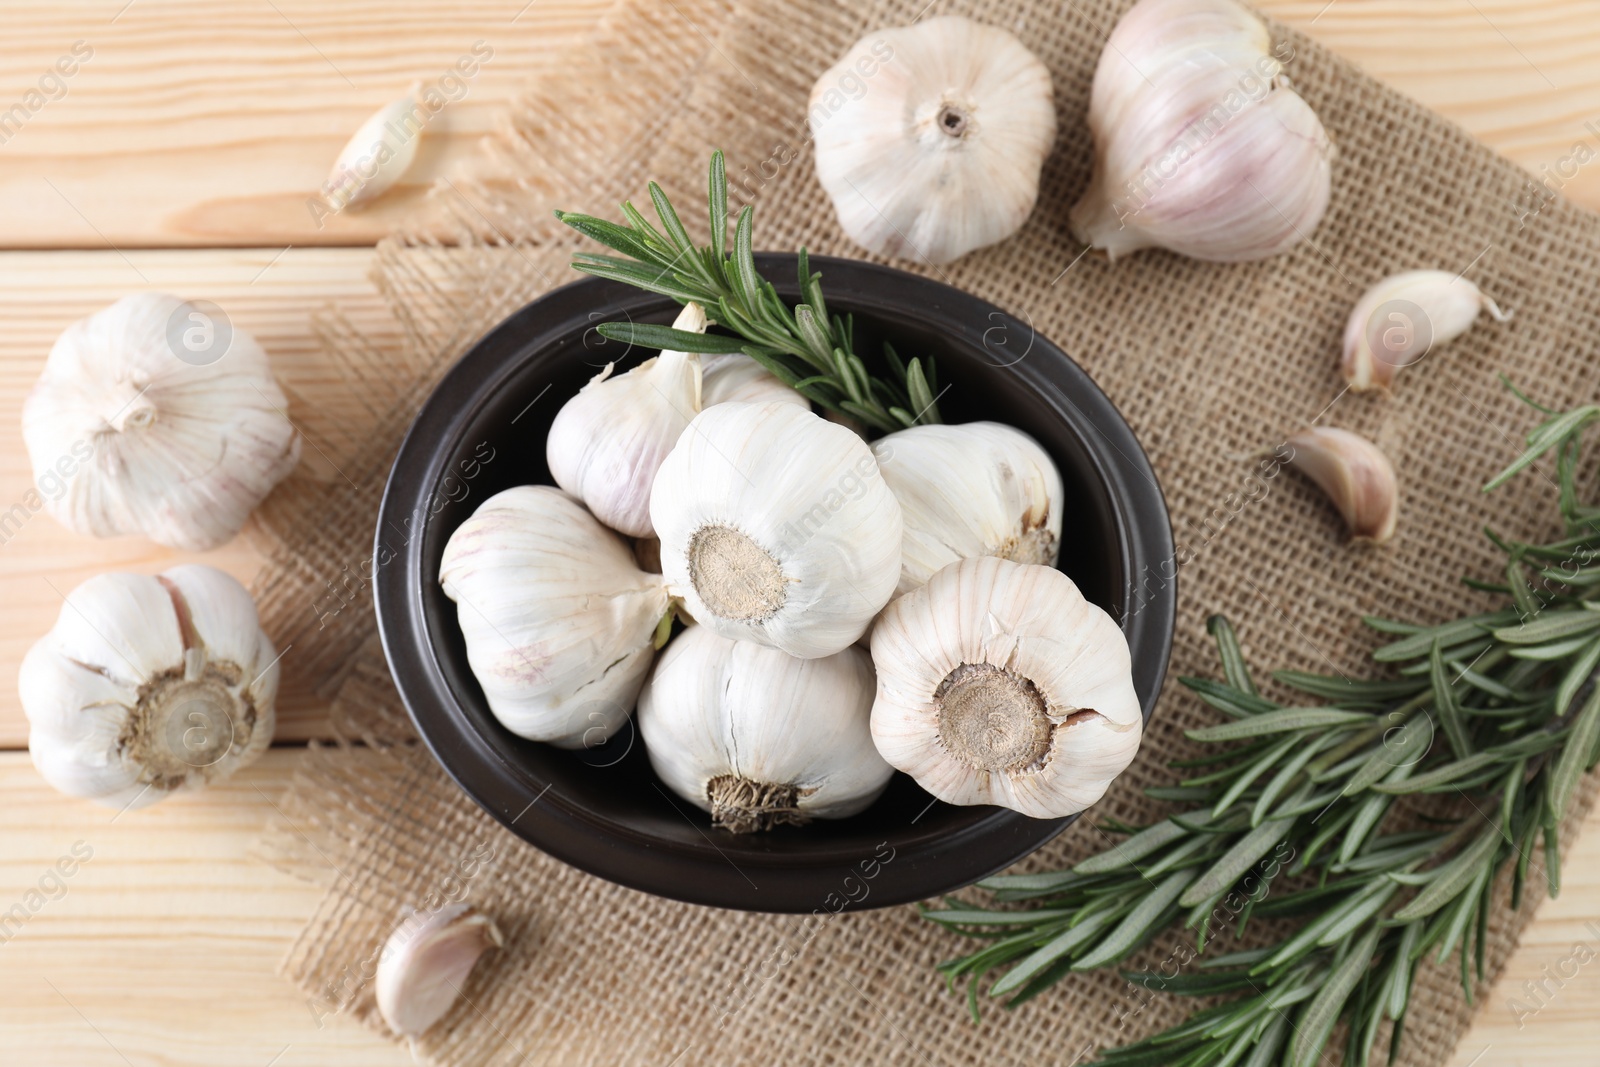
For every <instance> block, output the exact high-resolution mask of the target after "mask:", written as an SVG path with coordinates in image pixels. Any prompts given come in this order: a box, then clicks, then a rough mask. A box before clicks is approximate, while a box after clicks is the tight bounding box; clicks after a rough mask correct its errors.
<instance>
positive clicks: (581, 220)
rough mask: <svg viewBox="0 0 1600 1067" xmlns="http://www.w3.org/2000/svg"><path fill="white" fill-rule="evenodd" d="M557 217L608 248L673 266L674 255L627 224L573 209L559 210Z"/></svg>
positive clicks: (661, 264) (666, 266)
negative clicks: (665, 251)
mask: <svg viewBox="0 0 1600 1067" xmlns="http://www.w3.org/2000/svg"><path fill="white" fill-rule="evenodd" d="M556 218H558V219H560V220H561V221H562V222H564V223H566V224H567V225H568V226H571V227H572V228H573V229H574V230H577V231H578V232H579V233H581V234H583V235H584V236H585V237H588V238H590V239H592V240H595V241H599V242H600V243H601V244H603V245H605V246H606V247H607V248H610V249H614V250H615V251H618V252H621V253H622V254H623V255H625V256H632V257H633V258H634V259H637V260H642V261H643V262H645V263H652V264H654V265H655V266H657V267H660V268H663V269H668V270H670V269H671V268H672V256H670V255H665V254H663V253H662V252H661V251H660V250H659V249H657V248H656V247H655V246H653V245H651V244H650V243H649V242H648V241H646V240H645V239H644V238H643V237H641V236H640V235H639V234H637V233H635V232H634V231H632V230H630V229H628V228H627V227H626V226H618V225H617V224H616V223H614V222H607V221H606V220H604V219H597V218H595V217H594V216H592V215H580V214H577V213H576V212H572V211H565V212H562V211H558V212H556Z"/></svg>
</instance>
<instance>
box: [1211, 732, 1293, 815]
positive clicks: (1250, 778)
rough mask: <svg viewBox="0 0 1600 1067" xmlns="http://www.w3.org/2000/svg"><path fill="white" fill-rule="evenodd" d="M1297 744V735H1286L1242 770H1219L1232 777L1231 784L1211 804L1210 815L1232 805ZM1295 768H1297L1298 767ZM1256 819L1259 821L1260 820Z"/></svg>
mask: <svg viewBox="0 0 1600 1067" xmlns="http://www.w3.org/2000/svg"><path fill="white" fill-rule="evenodd" d="M1299 745H1301V740H1300V739H1299V738H1298V737H1286V738H1284V739H1283V740H1282V741H1279V742H1278V743H1277V744H1275V745H1273V746H1271V747H1270V748H1268V749H1267V751H1266V753H1265V754H1264V755H1261V756H1259V757H1257V758H1256V759H1255V761H1254V762H1252V763H1251V764H1250V765H1249V766H1247V767H1245V768H1244V769H1243V770H1242V771H1241V770H1239V769H1238V768H1237V767H1229V768H1227V769H1226V770H1225V771H1223V772H1219V773H1224V774H1227V775H1228V776H1230V777H1232V778H1233V784H1232V785H1230V786H1229V787H1228V788H1227V789H1226V790H1224V791H1223V794H1222V796H1220V797H1218V798H1217V802H1216V803H1215V804H1213V805H1212V806H1211V814H1212V817H1213V818H1214V817H1216V816H1218V815H1221V814H1222V813H1223V812H1224V811H1227V810H1228V809H1229V808H1230V807H1232V806H1233V802H1234V801H1236V800H1238V799H1239V798H1240V797H1241V796H1243V795H1244V792H1245V790H1247V789H1249V788H1250V787H1251V786H1252V785H1254V784H1255V780H1256V779H1257V778H1259V777H1261V776H1262V775H1263V774H1265V773H1267V771H1269V770H1271V769H1272V768H1273V766H1274V765H1276V764H1277V762H1278V761H1279V760H1280V759H1282V758H1283V757H1284V756H1287V755H1288V754H1289V753H1290V752H1291V751H1293V750H1294V749H1295V747H1296V746H1299ZM1307 758H1308V759H1309V758H1310V753H1307ZM1303 762H1304V761H1302V763H1303ZM1295 769H1296V770H1299V768H1298V767H1297V768H1295ZM1257 821H1258V822H1259V821H1260V820H1257Z"/></svg>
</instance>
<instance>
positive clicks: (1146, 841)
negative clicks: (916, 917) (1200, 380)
mask: <svg viewBox="0 0 1600 1067" xmlns="http://www.w3.org/2000/svg"><path fill="white" fill-rule="evenodd" d="M1551 414H1552V417H1551V418H1549V419H1547V420H1546V421H1545V422H1543V423H1541V424H1540V425H1539V426H1538V427H1536V428H1535V429H1534V430H1533V432H1532V433H1530V434H1529V435H1528V439H1527V440H1528V449H1527V451H1526V452H1525V453H1524V454H1523V455H1522V456H1521V457H1520V458H1519V459H1518V460H1517V461H1516V462H1515V463H1513V464H1512V466H1511V467H1510V468H1508V471H1509V474H1515V473H1516V472H1517V471H1519V470H1521V469H1523V468H1525V467H1527V466H1529V465H1531V464H1532V463H1533V461H1534V460H1536V459H1537V458H1538V457H1539V456H1541V455H1544V454H1545V453H1548V452H1551V451H1554V452H1555V453H1556V457H1557V472H1558V479H1559V482H1560V489H1561V492H1560V510H1561V513H1562V518H1563V520H1564V523H1565V533H1564V536H1562V537H1561V538H1559V539H1557V540H1555V541H1553V542H1550V543H1548V544H1529V543H1524V542H1517V541H1511V540H1507V539H1504V538H1500V537H1497V536H1495V535H1494V534H1492V533H1490V537H1491V538H1492V539H1493V540H1494V542H1495V543H1496V544H1497V545H1499V546H1500V547H1501V548H1502V549H1504V550H1505V551H1506V553H1507V556H1508V563H1507V567H1506V572H1505V583H1504V584H1497V585H1495V586H1492V587H1491V588H1496V589H1497V590H1498V591H1500V592H1502V593H1503V594H1505V595H1506V596H1508V597H1510V599H1511V605H1512V606H1511V607H1509V608H1507V609H1505V610H1502V611H1496V612H1490V613H1483V614H1479V615H1474V616H1469V617H1466V618H1462V619H1458V620H1455V621H1453V622H1449V623H1445V624H1443V625H1439V626H1431V627H1423V626H1417V625H1413V624H1409V623H1403V622H1398V621H1394V620H1387V619H1368V620H1367V622H1368V624H1369V625H1370V626H1372V627H1373V628H1374V629H1375V630H1377V631H1379V632H1382V633H1385V634H1387V635H1389V636H1390V637H1392V638H1393V640H1391V641H1390V642H1389V643H1388V644H1386V645H1384V646H1383V647H1381V648H1379V649H1378V650H1377V651H1376V652H1375V653H1374V656H1373V658H1374V659H1375V660H1376V661H1377V662H1379V663H1386V664H1392V665H1394V666H1395V667H1397V668H1398V672H1397V673H1398V676H1391V677H1386V678H1377V679H1364V680H1354V681H1352V680H1350V679H1346V678H1343V677H1333V676H1323V675H1314V674H1306V673H1301V672H1295V671H1280V672H1278V673H1277V675H1276V677H1277V678H1278V680H1279V681H1280V682H1282V683H1284V684H1286V685H1287V686H1289V687H1291V688H1293V689H1297V690H1299V691H1301V692H1303V693H1306V694H1307V695H1309V696H1311V697H1315V698H1320V699H1321V700H1323V701H1324V703H1322V704H1319V705H1316V706H1302V705H1292V706H1286V705H1283V704H1280V703H1277V702H1275V701H1272V700H1268V699H1266V698H1265V697H1263V696H1262V695H1261V694H1260V692H1259V690H1258V689H1257V687H1256V685H1255V683H1254V681H1253V679H1252V678H1251V676H1250V674H1249V672H1248V670H1247V668H1246V667H1245V661H1244V656H1243V654H1242V653H1241V651H1240V649H1239V644H1238V641H1237V639H1236V637H1235V636H1234V633H1233V630H1232V628H1231V627H1230V626H1229V625H1228V623H1227V621H1226V620H1225V619H1223V618H1221V617H1220V616H1219V617H1214V618H1213V619H1212V620H1211V621H1210V624H1209V629H1210V631H1211V633H1212V635H1213V637H1214V638H1215V640H1216V642H1217V646H1218V649H1219V652H1220V654H1221V660H1222V671H1223V677H1222V679H1220V680H1216V679H1203V678H1185V679H1183V682H1184V684H1185V685H1187V686H1188V687H1189V688H1190V689H1192V690H1193V691H1194V692H1195V693H1196V694H1197V695H1198V696H1199V697H1200V698H1201V700H1203V701H1205V702H1206V703H1207V704H1208V705H1210V706H1211V707H1213V708H1215V709H1216V710H1218V711H1220V712H1221V713H1222V714H1223V715H1224V716H1226V718H1227V719H1228V720H1229V721H1225V722H1222V723H1220V724H1218V725H1215V726H1208V727H1205V728H1202V729H1199V730H1193V731H1190V734H1189V736H1190V737H1192V738H1194V739H1195V740H1198V741H1201V742H1205V743H1207V744H1215V745H1217V746H1219V747H1218V749H1217V751H1215V752H1214V753H1212V754H1209V755H1207V756H1205V757H1203V758H1201V759H1197V760H1191V761H1187V762H1185V763H1182V764H1177V765H1176V766H1178V767H1181V768H1182V769H1183V771H1184V772H1185V774H1186V777H1184V778H1183V779H1182V780H1181V781H1179V782H1178V783H1177V784H1176V785H1173V786H1168V787H1159V788H1153V789H1150V790H1148V792H1149V793H1150V794H1151V795H1152V796H1155V797H1158V798H1162V799H1168V800H1173V801H1179V802H1182V804H1183V806H1184V811H1183V812H1182V813H1181V814H1178V815H1173V816H1170V817H1169V818H1167V819H1164V820H1162V821H1161V822H1158V823H1156V824H1154V825H1152V826H1148V827H1143V828H1138V827H1129V826H1122V825H1119V824H1115V823H1102V827H1103V828H1104V829H1107V830H1110V831H1112V832H1117V833H1122V834H1125V835H1127V836H1126V837H1125V838H1124V839H1123V840H1121V841H1120V842H1118V843H1116V844H1114V845H1113V846H1112V847H1110V848H1107V849H1106V850H1105V851H1102V852H1101V853H1099V854H1098V855H1095V856H1093V857H1090V858H1089V859H1087V860H1085V861H1083V862H1082V863H1079V864H1078V865H1077V866H1076V867H1074V868H1072V869H1071V870H1068V871H1057V872H1049V873H1043V874H1030V875H1017V876H1004V877H998V878H993V879H990V880H988V881H986V882H983V883H980V885H981V886H982V888H984V889H987V890H989V891H990V892H991V893H992V894H993V896H994V898H995V901H996V902H997V903H1000V904H1008V903H1010V902H1016V901H1025V902H1027V907H1026V908H1024V909H1022V910H1017V909H1015V908H1008V907H995V908H992V907H984V906H980V905H974V904H970V903H964V902H961V901H957V900H948V901H946V903H945V906H944V907H943V908H940V909H931V910H928V911H926V912H925V915H926V917H927V918H928V919H930V920H932V921H934V922H938V923H940V924H942V925H944V926H946V927H948V928H950V929H951V930H953V931H955V932H958V933H961V934H964V935H966V936H969V937H973V938H977V939H980V940H983V941H986V942H987V944H986V945H985V946H984V947H983V948H981V949H979V950H978V951H976V952H972V953H970V954H968V955H965V956H961V957H959V958H956V959H952V960H950V961H948V962H946V963H944V964H942V965H941V966H940V970H941V972H942V973H944V974H945V976H946V978H947V980H948V981H949V982H950V983H951V984H952V985H953V984H954V983H955V982H956V981H958V980H961V979H965V980H966V982H967V998H968V1004H969V1007H970V1010H971V1011H972V1013H973V1015H974V1017H976V1015H977V1012H978V1004H979V994H980V980H981V979H985V978H986V977H987V976H988V975H990V974H992V973H998V977H996V978H994V979H993V980H992V981H991V982H989V984H988V988H987V994H988V996H990V997H995V998H1006V1006H1007V1007H1015V1006H1016V1005H1018V1004H1020V1003H1023V1002H1024V1001H1026V1000H1029V999H1031V998H1032V997H1035V996H1037V995H1039V994H1040V993H1042V992H1043V991H1044V990H1046V989H1048V988H1049V987H1050V986H1051V985H1052V984H1053V983H1055V982H1056V981H1058V980H1059V979H1060V978H1062V977H1063V976H1065V975H1066V974H1068V973H1071V972H1073V971H1085V970H1092V969H1097V968H1102V967H1108V966H1114V965H1116V964H1117V963H1119V962H1121V961H1122V960H1124V959H1126V958H1127V957H1129V956H1130V955H1132V954H1133V953H1134V952H1136V951H1138V950H1139V949H1140V948H1142V947H1143V946H1145V945H1147V944H1148V943H1150V941H1151V940H1152V939H1153V938H1155V937H1156V935H1157V934H1159V933H1160V932H1161V931H1163V930H1165V929H1167V928H1168V927H1169V926H1170V925H1172V924H1173V923H1175V922H1178V921H1180V920H1181V921H1182V924H1183V926H1184V927H1185V928H1186V929H1188V930H1191V931H1193V932H1194V935H1193V936H1194V945H1193V949H1192V950H1190V949H1188V948H1186V947H1185V948H1183V949H1182V950H1181V952H1183V953H1186V955H1184V956H1182V957H1181V958H1179V959H1178V961H1177V962H1178V966H1177V967H1176V968H1175V969H1174V968H1172V967H1165V966H1164V967H1163V968H1161V969H1158V970H1157V971H1155V972H1147V973H1127V974H1126V977H1127V978H1128V980H1129V981H1130V982H1133V983H1134V984H1135V985H1138V986H1143V987H1146V988H1148V989H1151V990H1163V991H1166V992H1169V993H1175V994H1183V995H1195V996H1211V995H1217V994H1231V995H1232V999H1229V1000H1226V1001H1224V1002H1223V1003H1221V1004H1219V1005H1217V1006H1215V1007H1211V1008H1208V1009H1206V1010H1204V1011H1200V1012H1197V1013H1195V1014H1194V1015H1192V1016H1191V1017H1190V1018H1189V1019H1188V1021H1186V1022H1185V1023H1183V1024H1182V1025H1180V1026H1178V1027H1175V1028H1173V1029H1170V1030H1167V1031H1165V1032H1162V1033H1159V1034H1157V1035H1155V1036H1153V1037H1150V1038H1147V1039H1145V1040H1143V1041H1139V1042H1136V1043H1133V1044H1129V1045H1124V1046H1122V1047H1120V1048H1114V1049H1110V1050H1107V1051H1104V1052H1103V1053H1102V1054H1101V1059H1100V1062H1101V1063H1102V1064H1104V1065H1107V1067H1146V1065H1148V1067H1155V1065H1163V1067H1165V1065H1168V1064H1180V1065H1183V1067H1206V1065H1210V1064H1216V1065H1219V1067H1220V1065H1224V1064H1249V1065H1253V1067H1264V1065H1266V1064H1270V1063H1281V1064H1284V1065H1287V1067H1310V1065H1311V1064H1314V1063H1316V1062H1317V1061H1318V1059H1319V1058H1320V1057H1321V1055H1322V1050H1323V1048H1324V1046H1325V1045H1326V1044H1327V1041H1328V1039H1329V1036H1330V1035H1331V1034H1332V1032H1333V1030H1334V1028H1335V1026H1336V1024H1337V1023H1338V1022H1339V1020H1340V1019H1341V1018H1342V1019H1344V1020H1345V1021H1346V1023H1347V1024H1348V1026H1349V1033H1350V1035H1351V1036H1350V1039H1349V1040H1348V1041H1347V1043H1346V1048H1345V1053H1344V1063H1345V1064H1346V1065H1349V1067H1355V1065H1363V1067H1364V1065H1365V1064H1367V1062H1368V1058H1369V1056H1370V1054H1371V1049H1372V1046H1373V1044H1374V1040H1375V1038H1376V1036H1377V1034H1378V1032H1379V1030H1380V1029H1381V1028H1382V1026H1383V1024H1384V1022H1386V1021H1387V1022H1390V1023H1391V1024H1392V1032H1391V1034H1390V1059H1391V1061H1392V1060H1393V1057H1394V1055H1395V1053H1396V1051H1397V1050H1398V1048H1399V1045H1400V1039H1401V1034H1402V1032H1403V1028H1404V1022H1405V1013H1406V1008H1407V1005H1408V1003H1409V998H1410V993H1411V988H1412V983H1413V980H1414V976H1415V972H1416V968H1417V966H1418V965H1419V963H1420V961H1421V960H1422V958H1423V957H1424V955H1425V954H1427V953H1429V952H1432V953H1434V956H1435V958H1436V960H1441V961H1442V960H1444V959H1445V958H1447V957H1448V956H1449V955H1450V954H1451V953H1452V952H1455V953H1457V954H1458V956H1459V966H1460V971H1461V985H1462V989H1463V990H1464V992H1465V994H1466V996H1467V998H1468V1001H1469V1002H1470V1000H1471V998H1472V989H1473V980H1474V976H1476V978H1477V979H1478V980H1481V979H1482V977H1483V970H1484V956H1485V948H1486V944H1487V925H1488V919H1489V907H1490V901H1491V899H1492V894H1493V892H1494V888H1495V885H1496V882H1497V879H1498V877H1499V875H1500V873H1501V872H1502V871H1503V870H1504V869H1505V868H1506V867H1507V866H1508V865H1509V866H1510V867H1511V870H1512V887H1513V888H1512V906H1513V907H1517V906H1519V905H1520V902H1521V897H1522V890H1523V886H1524V882H1525V879H1526V876H1527V870H1528V864H1529V861H1530V860H1531V858H1532V855H1533V852H1534V849H1535V847H1536V845H1537V842H1538V839H1539V838H1540V837H1541V836H1542V837H1543V844H1544V849H1545V856H1546V878H1547V882H1548V888H1549V891H1550V893H1551V895H1555V894H1556V893H1557V892H1559V889H1560V857H1559V854H1558V850H1557V833H1558V828H1559V826H1560V823H1561V818H1562V816H1563V814H1564V813H1565V811H1566V809H1567V806H1568V804H1569V803H1570V802H1571V798H1572V796H1573V794H1574V792H1575V790H1576V786H1577V782H1578V779H1579V778H1580V777H1581V776H1582V774H1583V772H1584V771H1585V770H1586V769H1589V768H1592V767H1593V766H1594V765H1595V763H1596V762H1597V761H1600V687H1597V686H1596V685H1595V683H1594V678H1595V673H1596V668H1597V666H1600V568H1597V567H1594V566H1591V564H1592V563H1594V562H1595V561H1597V560H1600V507H1594V506H1585V505H1582V504H1580V503H1579V498H1578V492H1577V485H1576V469H1577V458H1578V449H1579V439H1580V437H1581V435H1582V433H1583V431H1584V429H1585V428H1586V427H1587V426H1588V425H1590V424H1591V423H1593V422H1595V421H1597V420H1600V408H1580V409H1577V410H1576V411H1573V412H1568V413H1565V414H1562V413H1551ZM1506 477H1507V475H1502V476H1500V477H1497V478H1496V479H1495V480H1494V481H1493V482H1491V483H1490V487H1493V486H1497V485H1500V484H1503V482H1504V481H1505V479H1506ZM1533 577H1536V578H1537V580H1538V584H1537V585H1535V584H1534V581H1532V580H1530V579H1531V578H1533ZM1423 794H1445V795H1448V796H1450V797H1453V798H1456V803H1457V811H1458V813H1459V812H1465V814H1464V815H1460V816H1459V817H1458V818H1454V819H1451V820H1438V819H1434V820H1428V822H1429V823H1430V828H1424V829H1420V830H1412V831H1406V832H1384V830H1383V823H1384V820H1385V816H1387V815H1388V814H1389V813H1390V812H1391V810H1392V809H1393V808H1394V807H1395V805H1396V804H1397V803H1398V802H1399V801H1400V800H1401V798H1403V797H1407V796H1418V795H1423ZM1255 917H1262V918H1266V917H1272V918H1277V919H1282V920H1285V921H1286V923H1287V925H1286V927H1285V929H1286V931H1287V932H1286V933H1285V935H1284V936H1283V937H1282V938H1281V939H1279V940H1277V941H1275V942H1273V943H1271V944H1268V945H1266V946H1264V947H1261V948H1256V949H1252V950H1249V951H1243V952H1233V953H1229V954H1226V955H1222V956H1216V957H1215V958H1210V959H1206V960H1204V961H1203V962H1200V963H1199V964H1198V965H1197V967H1194V968H1191V969H1190V970H1189V971H1187V972H1186V971H1185V965H1186V964H1188V963H1189V962H1190V961H1191V960H1194V959H1196V958H1197V957H1198V956H1199V955H1200V954H1202V953H1203V952H1204V951H1205V948H1206V946H1207V943H1208V942H1209V941H1212V940H1213V939H1214V938H1215V937H1216V936H1217V935H1218V934H1220V933H1221V932H1223V931H1225V930H1226V929H1227V928H1229V927H1232V928H1233V929H1234V931H1235V937H1238V936H1240V935H1242V934H1243V933H1244V931H1245V928H1246V927H1247V925H1248V923H1249V922H1250V920H1251V919H1252V918H1255ZM1000 972H1003V973H1000ZM1168 972H1172V973H1168Z"/></svg>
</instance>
